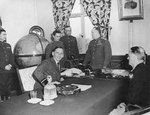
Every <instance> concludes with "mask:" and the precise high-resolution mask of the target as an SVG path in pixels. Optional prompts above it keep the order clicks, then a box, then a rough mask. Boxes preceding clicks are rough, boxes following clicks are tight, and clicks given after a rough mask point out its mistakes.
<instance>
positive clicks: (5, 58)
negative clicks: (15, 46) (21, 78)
mask: <svg viewBox="0 0 150 115" xmlns="http://www.w3.org/2000/svg"><path fill="white" fill-rule="evenodd" d="M6 38H7V34H6V31H5V30H4V29H0V96H1V101H4V100H5V99H8V98H10V91H11V87H12V81H13V78H12V75H11V74H12V72H13V70H14V58H13V54H12V50H11V46H10V44H8V43H6Z"/></svg>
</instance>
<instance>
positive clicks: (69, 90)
mask: <svg viewBox="0 0 150 115" xmlns="http://www.w3.org/2000/svg"><path fill="white" fill-rule="evenodd" d="M80 91H81V89H80V88H79V87H78V86H76V85H63V86H59V87H57V92H58V94H61V95H72V94H75V93H78V92H80Z"/></svg>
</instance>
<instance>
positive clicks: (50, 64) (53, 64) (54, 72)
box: [33, 47, 80, 89]
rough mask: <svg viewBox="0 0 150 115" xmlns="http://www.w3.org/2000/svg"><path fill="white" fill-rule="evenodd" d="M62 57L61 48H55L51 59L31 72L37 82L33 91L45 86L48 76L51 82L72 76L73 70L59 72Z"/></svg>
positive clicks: (62, 50)
mask: <svg viewBox="0 0 150 115" xmlns="http://www.w3.org/2000/svg"><path fill="white" fill-rule="evenodd" d="M63 57H64V49H63V48H62V47H55V48H54V49H53V50H52V57H51V58H48V59H46V60H44V61H43V62H42V63H41V64H40V65H39V66H38V67H37V69H36V70H35V71H34V72H33V78H34V79H35V80H36V81H37V82H36V83H35V85H34V89H38V88H40V87H44V86H45V85H46V84H47V77H48V76H51V77H52V82H54V81H60V77H61V76H68V77H71V76H72V74H73V70H74V69H67V70H65V71H63V72H61V69H60V68H61V64H60V63H59V62H60V61H61V60H62V58H63ZM77 72H78V71H77ZM77 72H75V73H77ZM79 72H80V71H79Z"/></svg>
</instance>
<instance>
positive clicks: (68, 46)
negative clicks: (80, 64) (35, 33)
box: [60, 26, 79, 60]
mask: <svg viewBox="0 0 150 115" xmlns="http://www.w3.org/2000/svg"><path fill="white" fill-rule="evenodd" d="M60 41H62V42H63V44H64V47H65V52H66V55H67V59H68V60H70V59H72V58H75V59H77V58H78V56H79V50H78V45H77V40H76V38H75V37H74V36H72V35H71V27H70V26H66V27H65V36H63V37H61V38H60Z"/></svg>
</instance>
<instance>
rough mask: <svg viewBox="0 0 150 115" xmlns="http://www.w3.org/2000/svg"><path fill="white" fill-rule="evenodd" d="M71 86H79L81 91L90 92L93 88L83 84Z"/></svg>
mask: <svg viewBox="0 0 150 115" xmlns="http://www.w3.org/2000/svg"><path fill="white" fill-rule="evenodd" d="M71 85H76V86H78V87H79V88H80V89H81V91H85V90H88V89H89V88H91V87H92V85H81V84H71Z"/></svg>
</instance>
